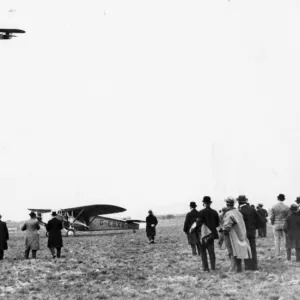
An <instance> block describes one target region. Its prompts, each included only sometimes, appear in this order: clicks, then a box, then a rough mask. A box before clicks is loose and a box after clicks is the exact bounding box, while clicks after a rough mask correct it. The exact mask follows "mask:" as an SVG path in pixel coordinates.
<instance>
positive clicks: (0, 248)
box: [0, 215, 9, 260]
mask: <svg viewBox="0 0 300 300" xmlns="http://www.w3.org/2000/svg"><path fill="white" fill-rule="evenodd" d="M8 239H9V234H8V230H7V225H6V223H5V222H2V221H1V215H0V260H2V259H3V256H4V250H7V248H8V246H7V240H8Z"/></svg>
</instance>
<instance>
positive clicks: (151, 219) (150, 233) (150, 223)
mask: <svg viewBox="0 0 300 300" xmlns="http://www.w3.org/2000/svg"><path fill="white" fill-rule="evenodd" d="M148 214H149V215H148V216H147V217H146V234H147V237H148V239H149V244H154V239H155V235H156V225H157V224H158V221H157V218H156V217H155V215H154V214H153V211H152V210H149V211H148Z"/></svg>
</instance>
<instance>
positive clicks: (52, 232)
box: [46, 211, 63, 258]
mask: <svg viewBox="0 0 300 300" xmlns="http://www.w3.org/2000/svg"><path fill="white" fill-rule="evenodd" d="M51 215H52V217H53V219H51V220H50V221H49V222H48V224H47V225H46V229H47V231H48V248H49V249H50V251H51V254H52V257H53V258H55V257H56V256H57V258H60V253H61V248H62V247H63V242H62V236H61V230H62V229H63V226H62V221H61V220H59V219H58V218H56V215H57V214H56V212H55V211H53V212H52V214H51ZM55 249H56V254H55Z"/></svg>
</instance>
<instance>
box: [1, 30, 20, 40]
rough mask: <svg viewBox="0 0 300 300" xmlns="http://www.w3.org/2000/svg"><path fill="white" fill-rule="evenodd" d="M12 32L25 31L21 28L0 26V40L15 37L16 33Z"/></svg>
mask: <svg viewBox="0 0 300 300" xmlns="http://www.w3.org/2000/svg"><path fill="white" fill-rule="evenodd" d="M14 33H25V31H24V30H21V29H11V28H0V40H9V39H11V38H12V37H16V35H13V34H14Z"/></svg>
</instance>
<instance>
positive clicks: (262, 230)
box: [256, 204, 268, 237]
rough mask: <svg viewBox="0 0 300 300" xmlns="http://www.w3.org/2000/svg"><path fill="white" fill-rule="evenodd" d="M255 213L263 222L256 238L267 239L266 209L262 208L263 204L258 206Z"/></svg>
mask: <svg viewBox="0 0 300 300" xmlns="http://www.w3.org/2000/svg"><path fill="white" fill-rule="evenodd" d="M256 211H257V213H258V214H259V215H260V216H261V218H262V220H263V221H264V223H263V227H262V228H259V229H258V236H259V237H267V222H268V219H267V217H268V212H267V210H266V209H264V208H263V204H258V206H257V210H256Z"/></svg>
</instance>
